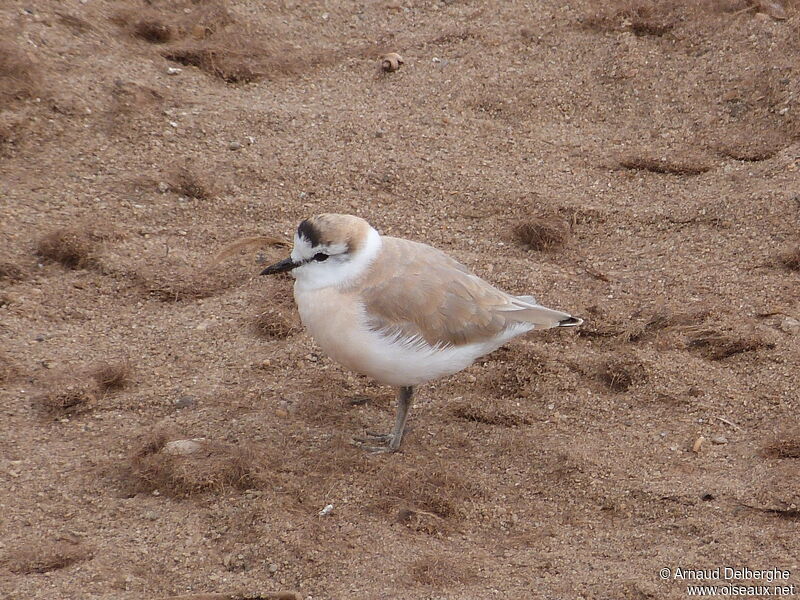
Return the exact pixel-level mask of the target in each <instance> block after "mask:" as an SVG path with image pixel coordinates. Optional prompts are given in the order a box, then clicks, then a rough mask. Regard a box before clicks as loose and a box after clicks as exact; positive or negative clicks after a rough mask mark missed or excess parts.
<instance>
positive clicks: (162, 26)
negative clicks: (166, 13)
mask: <svg viewBox="0 0 800 600" xmlns="http://www.w3.org/2000/svg"><path fill="white" fill-rule="evenodd" d="M131 33H132V34H133V35H134V36H135V37H138V38H140V39H143V40H145V41H147V42H150V43H151V44H166V43H167V42H170V41H172V40H174V39H175V38H176V37H177V35H178V32H177V31H176V30H175V28H174V27H173V26H172V25H170V24H169V23H164V22H163V21H162V20H160V19H158V18H153V17H144V18H142V19H139V20H138V21H136V22H135V23H134V24H133V25H132V27H131Z"/></svg>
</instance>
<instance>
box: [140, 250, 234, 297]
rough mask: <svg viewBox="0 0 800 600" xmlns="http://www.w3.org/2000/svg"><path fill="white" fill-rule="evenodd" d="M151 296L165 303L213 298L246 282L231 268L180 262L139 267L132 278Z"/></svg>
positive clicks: (166, 260) (165, 261) (171, 261)
mask: <svg viewBox="0 0 800 600" xmlns="http://www.w3.org/2000/svg"><path fill="white" fill-rule="evenodd" d="M132 276H133V277H134V278H135V279H138V281H139V283H140V285H141V286H142V287H143V288H144V291H145V293H146V294H147V295H148V296H151V297H153V298H156V299H158V300H161V301H163V302H186V301H191V300H197V299H200V298H209V297H211V296H214V295H216V294H218V293H220V292H222V291H223V290H226V289H228V288H230V287H232V286H234V285H236V283H237V282H239V281H241V280H242V276H241V275H240V274H239V273H238V272H237V271H236V270H235V269H232V268H230V266H224V265H222V266H220V265H217V266H214V267H211V268H203V267H191V266H190V265H187V264H185V263H183V262H181V261H179V260H176V259H164V260H160V261H158V263H157V264H152V265H144V266H142V267H139V268H138V269H137V270H136V271H135V273H134V274H133V275H132Z"/></svg>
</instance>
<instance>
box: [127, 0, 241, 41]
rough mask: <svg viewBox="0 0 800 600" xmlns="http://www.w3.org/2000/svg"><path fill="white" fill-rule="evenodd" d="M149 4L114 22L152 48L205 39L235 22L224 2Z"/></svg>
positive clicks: (129, 12) (212, 0)
mask: <svg viewBox="0 0 800 600" xmlns="http://www.w3.org/2000/svg"><path fill="white" fill-rule="evenodd" d="M149 4H151V6H150V7H149V8H147V9H145V10H137V11H122V12H120V13H118V14H116V15H115V16H114V18H113V19H112V21H113V22H114V23H115V24H116V25H118V26H119V27H122V28H123V29H125V30H127V31H128V33H130V35H132V36H133V37H136V38H139V39H141V40H144V41H146V42H149V43H151V44H167V43H169V42H174V41H178V40H181V39H183V38H185V37H188V36H191V37H194V38H198V39H201V38H204V37H206V36H208V35H212V34H214V33H215V32H217V31H219V30H221V29H222V28H224V27H225V26H227V25H229V24H231V23H232V22H233V18H232V16H231V14H230V12H229V11H228V9H227V3H226V2H224V1H221V0H210V1H207V2H203V3H202V4H201V3H196V2H186V1H181V0H179V1H177V2H170V3H158V2H152V3H149ZM159 5H160V6H159ZM186 9H188V10H186Z"/></svg>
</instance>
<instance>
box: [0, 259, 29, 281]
mask: <svg viewBox="0 0 800 600" xmlns="http://www.w3.org/2000/svg"><path fill="white" fill-rule="evenodd" d="M23 279H25V271H23V270H22V268H21V267H20V266H19V265H17V264H15V263H13V262H10V261H0V281H8V282H10V283H17V282H19V281H22V280H23Z"/></svg>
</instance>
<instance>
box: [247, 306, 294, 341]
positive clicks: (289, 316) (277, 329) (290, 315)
mask: <svg viewBox="0 0 800 600" xmlns="http://www.w3.org/2000/svg"><path fill="white" fill-rule="evenodd" d="M253 329H254V330H255V332H256V335H258V336H259V337H263V338H265V339H268V340H275V339H278V340H280V339H285V338H287V337H289V336H291V335H293V334H295V333H297V332H298V331H299V330H300V323H299V320H298V318H297V312H296V311H295V310H294V309H293V308H292V307H287V306H280V305H272V306H266V305H265V306H264V307H263V308H262V309H261V310H260V311H259V312H258V314H257V315H256V317H255V319H253Z"/></svg>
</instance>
